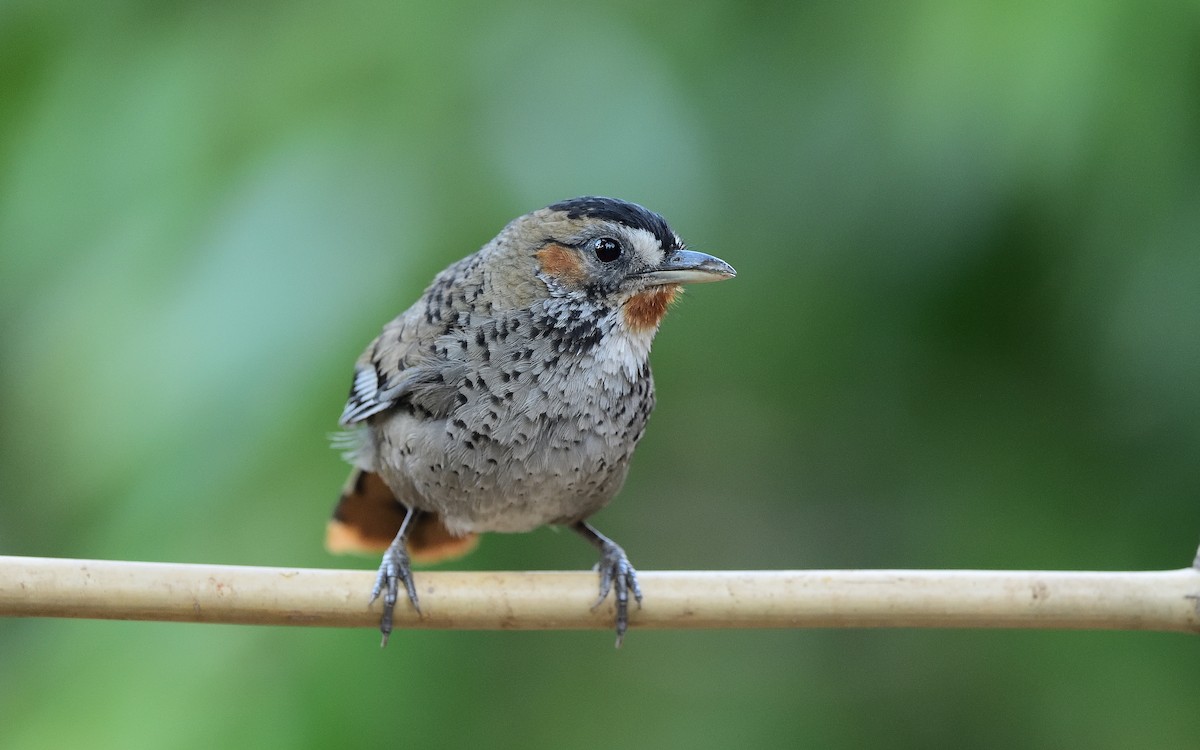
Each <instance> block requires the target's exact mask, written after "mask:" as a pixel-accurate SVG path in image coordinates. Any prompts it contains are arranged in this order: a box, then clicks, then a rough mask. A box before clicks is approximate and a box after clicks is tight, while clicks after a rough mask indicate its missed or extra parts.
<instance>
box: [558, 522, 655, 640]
mask: <svg viewBox="0 0 1200 750" xmlns="http://www.w3.org/2000/svg"><path fill="white" fill-rule="evenodd" d="M571 528H572V529H573V530H574V531H575V532H576V533H578V534H579V535H580V536H582V537H583V538H584V539H586V540H588V541H589V542H591V543H592V544H593V545H595V546H596V548H597V549H599V550H600V563H599V564H598V566H597V568H598V570H599V571H600V598H598V599H597V600H596V603H595V604H593V605H592V609H595V608H596V607H599V606H600V605H601V604H603V603H604V600H605V599H607V598H608V592H609V591H612V590H615V595H616V597H617V648H620V647H621V641H622V640H623V639H624V638H625V631H626V630H627V629H628V628H629V594H630V592H632V593H633V598H634V599H635V600H636V601H637V605H638V609H641V607H642V589H641V588H640V587H639V586H638V580H637V571H636V570H634V569H633V566H632V565H630V564H629V558H628V557H626V556H625V550H623V549H621V546H620V545H619V544H617V543H616V542H614V541H613V540H611V539H609V538H608V537H606V536H604V535H603V534H601V533H600V532H599V531H596V529H595V528H593V527H592V525H591V524H589V523H588V522H587V521H577V522H576V523H574V524H571Z"/></svg>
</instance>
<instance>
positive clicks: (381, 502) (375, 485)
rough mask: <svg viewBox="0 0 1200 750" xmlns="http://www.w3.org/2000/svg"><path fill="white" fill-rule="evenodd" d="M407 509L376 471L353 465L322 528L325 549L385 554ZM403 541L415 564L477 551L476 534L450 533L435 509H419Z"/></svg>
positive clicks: (447, 558)
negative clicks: (432, 511) (426, 510)
mask: <svg viewBox="0 0 1200 750" xmlns="http://www.w3.org/2000/svg"><path fill="white" fill-rule="evenodd" d="M407 512H408V508H406V507H405V505H404V504H403V503H401V502H400V501H399V500H397V499H396V496H395V495H394V494H392V491H391V490H390V489H389V488H388V486H387V485H386V484H384V482H383V480H382V479H381V478H380V477H379V475H378V474H375V473H374V472H370V471H364V470H362V469H357V468H356V469H354V470H353V471H352V472H350V479H349V480H348V481H347V482H346V486H345V488H343V489H342V496H341V498H339V499H338V504H337V507H336V508H334V509H333V517H332V518H330V519H329V524H328V525H327V526H326V528H325V548H326V549H328V550H329V551H330V552H338V553H340V552H364V553H372V552H383V551H384V550H385V549H387V546H388V545H389V544H391V543H392V540H393V539H395V538H396V533H397V532H399V531H400V524H401V523H402V522H403V521H404V515H405V513H407ZM407 542H408V554H409V557H411V558H412V559H413V561H414V562H439V561H441V560H452V559H454V558H456V557H462V556H463V555H465V554H467V553H468V552H470V551H471V550H473V549H475V545H477V544H478V543H479V535H478V534H467V535H466V536H454V535H453V534H451V533H450V531H449V530H447V529H446V526H445V525H444V524H443V523H442V519H441V517H440V516H438V515H437V514H436V513H422V514H420V515H419V516H417V517H416V519H415V521H414V522H413V523H412V524H411V525H410V526H409V529H408V537H407Z"/></svg>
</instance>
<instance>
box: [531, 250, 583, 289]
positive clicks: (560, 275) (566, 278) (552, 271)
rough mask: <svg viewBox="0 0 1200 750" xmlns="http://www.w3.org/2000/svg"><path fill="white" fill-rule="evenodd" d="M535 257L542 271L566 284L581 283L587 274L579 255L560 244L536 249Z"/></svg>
mask: <svg viewBox="0 0 1200 750" xmlns="http://www.w3.org/2000/svg"><path fill="white" fill-rule="evenodd" d="M537 259H538V264H539V265H540V266H541V268H542V270H543V271H544V272H546V273H548V274H549V275H551V276H553V277H554V278H556V279H558V280H559V281H562V282H565V283H567V284H582V283H583V281H584V278H585V277H586V276H587V272H586V271H585V270H584V268H583V264H582V263H581V262H580V260H579V255H578V254H577V253H576V252H575V251H574V250H571V249H569V248H565V247H563V246H562V245H546V246H545V247H543V248H542V249H541V250H538V251H537Z"/></svg>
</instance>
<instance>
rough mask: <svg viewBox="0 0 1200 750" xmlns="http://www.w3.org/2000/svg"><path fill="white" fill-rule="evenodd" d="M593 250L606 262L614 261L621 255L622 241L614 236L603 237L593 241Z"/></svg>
mask: <svg viewBox="0 0 1200 750" xmlns="http://www.w3.org/2000/svg"><path fill="white" fill-rule="evenodd" d="M592 252H594V253H595V254H596V257H597V258H599V259H600V260H601V261H603V262H605V263H612V262H613V261H614V260H616V259H617V258H620V257H621V243H620V242H617V241H616V240H614V239H613V238H612V237H601V238H600V239H598V240H595V241H594V242H592Z"/></svg>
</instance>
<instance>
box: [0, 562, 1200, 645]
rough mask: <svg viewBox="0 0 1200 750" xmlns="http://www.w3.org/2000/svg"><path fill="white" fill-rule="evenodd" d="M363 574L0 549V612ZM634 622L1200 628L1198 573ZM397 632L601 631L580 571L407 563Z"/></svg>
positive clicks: (81, 610)
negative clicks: (407, 586) (411, 571)
mask: <svg viewBox="0 0 1200 750" xmlns="http://www.w3.org/2000/svg"><path fill="white" fill-rule="evenodd" d="M374 575H375V574H374V572H373V571H372V572H367V571H346V570H311V569H298V568H260V567H244V566H232V565H190V564H178V563H146V562H124V561H110V560H69V559H55V558H38V557H4V556H0V616H7V617H74V618H98V619H112V620H163V621H172V622H211V623H237V624H255V625H309V626H317V627H374V626H376V625H377V624H378V621H379V605H378V604H375V605H374V606H371V607H368V605H367V593H368V592H369V591H370V588H371V584H372V582H373V580H374ZM638 578H639V580H640V582H641V586H642V590H643V591H644V593H645V606H644V607H643V608H642V609H640V610H635V611H633V612H631V614H630V625H631V627H633V628H658V629H665V628H681V629H682V628H816V627H823V628H835V627H838V628H877V627H917V628H1065V629H1102V630H1159V631H1176V632H1187V633H1200V569H1197V568H1195V567H1192V568H1184V569H1182V570H1166V571H1150V572H1111V573H1102V572H1066V571H983V570H942V571H936V570H803V571H790V570H788V571H782V570H781V571H722V572H688V571H679V572H655V571H645V572H641V573H639V574H638ZM415 579H416V584H417V590H418V593H419V595H420V597H421V608H422V614H421V615H420V616H418V615H417V613H416V612H414V611H413V610H412V608H411V607H410V606H409V605H408V604H407V603H406V602H403V601H402V602H401V604H400V605H398V606H397V608H396V627H397V628H447V629H464V630H472V629H513V630H550V629H579V628H603V629H608V628H611V627H612V621H613V604H612V598H611V597H610V598H609V600H608V601H607V602H605V603H604V605H602V606H601V607H598V608H597V609H595V610H593V609H591V605H592V603H593V601H594V599H595V596H596V574H595V573H592V572H534V573H515V572H496V573H482V572H470V573H468V572H424V571H418V572H417V573H416V574H415Z"/></svg>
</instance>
